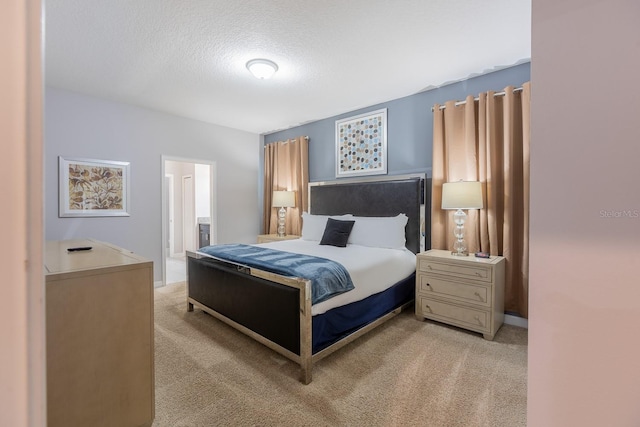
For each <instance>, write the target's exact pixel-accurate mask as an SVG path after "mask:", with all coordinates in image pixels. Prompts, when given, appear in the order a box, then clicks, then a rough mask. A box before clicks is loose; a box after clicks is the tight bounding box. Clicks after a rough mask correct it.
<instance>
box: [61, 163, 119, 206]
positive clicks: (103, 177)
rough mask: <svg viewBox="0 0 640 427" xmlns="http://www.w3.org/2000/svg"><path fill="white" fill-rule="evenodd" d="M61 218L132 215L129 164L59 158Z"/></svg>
mask: <svg viewBox="0 0 640 427" xmlns="http://www.w3.org/2000/svg"><path fill="white" fill-rule="evenodd" d="M58 159H59V185H60V190H59V197H60V201H59V216H60V217H92V216H93V217H97V216H129V162H116V161H107V160H95V159H78V158H66V157H62V156H60V157H59V158H58Z"/></svg>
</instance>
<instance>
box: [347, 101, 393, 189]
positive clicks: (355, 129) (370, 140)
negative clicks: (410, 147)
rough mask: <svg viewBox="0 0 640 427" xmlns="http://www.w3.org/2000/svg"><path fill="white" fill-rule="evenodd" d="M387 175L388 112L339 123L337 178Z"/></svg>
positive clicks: (381, 111)
mask: <svg viewBox="0 0 640 427" xmlns="http://www.w3.org/2000/svg"><path fill="white" fill-rule="evenodd" d="M386 173H387V109H386V108H383V109H381V110H376V111H372V112H370V113H365V114H360V115H358V116H353V117H348V118H346V119H340V120H336V177H337V178H343V177H348V176H359V175H381V174H386Z"/></svg>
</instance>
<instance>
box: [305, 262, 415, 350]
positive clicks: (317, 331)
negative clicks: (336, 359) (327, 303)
mask: <svg viewBox="0 0 640 427" xmlns="http://www.w3.org/2000/svg"><path fill="white" fill-rule="evenodd" d="M415 283H416V275H415V273H414V274H412V275H411V276H409V277H407V278H406V279H404V280H402V281H400V282H398V283H396V284H395V285H393V286H392V287H390V288H389V289H387V290H385V291H382V292H379V293H377V294H373V295H370V296H368V297H367V298H365V299H363V300H360V301H356V302H353V303H351V304H347V305H344V306H341V307H336V308H333V309H331V310H329V311H327V312H325V313H323V314H318V315H316V316H313V318H312V328H313V329H312V330H313V349H312V353H313V354H315V353H317V352H319V351H321V350H323V349H325V348H326V347H328V346H330V345H331V344H333V343H334V342H336V341H338V340H339V339H341V338H342V337H345V336H347V335H349V334H351V333H352V332H354V331H356V330H358V329H360V328H362V327H363V326H365V325H367V324H368V323H371V322H373V321H374V320H376V319H378V318H379V317H381V316H383V315H385V314H387V313H389V312H390V311H392V310H395V309H396V308H398V307H400V306H402V305H403V304H405V303H407V302H409V301H411V300H413V299H414V298H415Z"/></svg>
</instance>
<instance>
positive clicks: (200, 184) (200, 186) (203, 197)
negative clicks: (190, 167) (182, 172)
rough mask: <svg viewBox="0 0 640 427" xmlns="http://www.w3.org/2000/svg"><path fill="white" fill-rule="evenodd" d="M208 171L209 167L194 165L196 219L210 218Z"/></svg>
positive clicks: (209, 180) (209, 179) (209, 181)
mask: <svg viewBox="0 0 640 427" xmlns="http://www.w3.org/2000/svg"><path fill="white" fill-rule="evenodd" d="M209 169H211V166H209V165H202V164H199V163H196V165H195V174H196V176H195V180H196V181H195V183H196V190H195V191H196V217H198V218H210V217H211V176H210V172H209Z"/></svg>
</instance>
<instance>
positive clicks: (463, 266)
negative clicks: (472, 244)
mask: <svg viewBox="0 0 640 427" xmlns="http://www.w3.org/2000/svg"><path fill="white" fill-rule="evenodd" d="M416 262H417V266H416V300H415V302H416V317H418V319H421V320H422V319H424V318H428V319H432V320H437V321H439V322H443V323H448V324H450V325H454V326H458V327H461V328H465V329H469V330H472V331H476V332H480V333H481V334H483V336H484V338H485V339H487V340H493V337H494V336H495V334H496V332H498V329H499V328H500V326H501V325H502V323H503V322H504V268H505V259H504V258H503V257H499V256H492V257H491V258H487V259H485V258H476V257H475V256H473V255H469V256H466V257H464V256H462V257H461V256H454V255H451V252H449V251H444V250H436V249H433V250H430V251H427V252H422V253H420V254H418V256H417V261H416Z"/></svg>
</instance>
